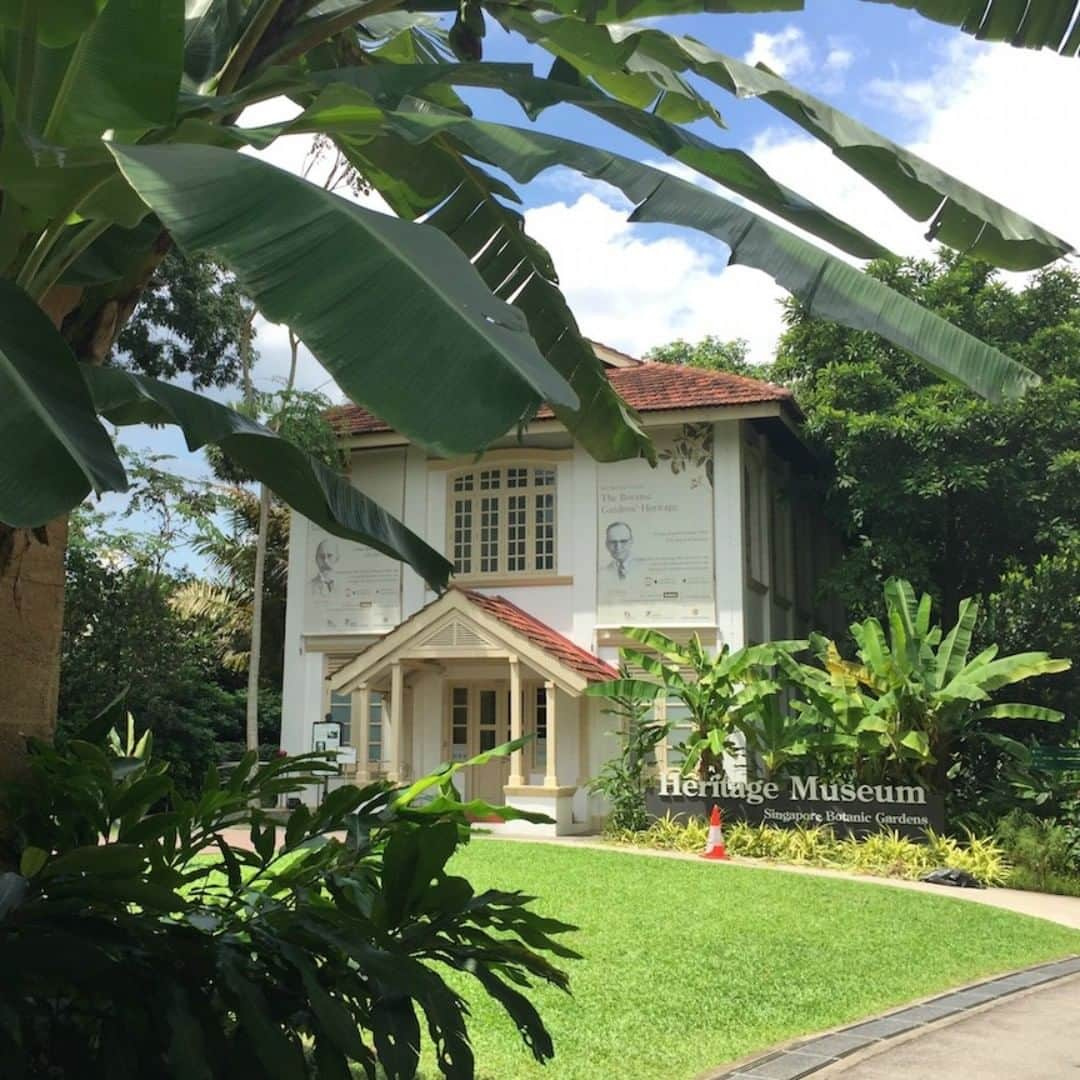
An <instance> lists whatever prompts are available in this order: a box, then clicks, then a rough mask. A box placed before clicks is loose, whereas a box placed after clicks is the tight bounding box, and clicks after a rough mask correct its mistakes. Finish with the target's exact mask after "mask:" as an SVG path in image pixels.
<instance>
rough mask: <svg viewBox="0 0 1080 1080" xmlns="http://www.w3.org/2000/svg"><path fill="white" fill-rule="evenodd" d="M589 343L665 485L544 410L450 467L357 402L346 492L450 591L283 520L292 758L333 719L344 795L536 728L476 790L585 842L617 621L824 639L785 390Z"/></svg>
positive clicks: (604, 736) (799, 451) (344, 412)
mask: <svg viewBox="0 0 1080 1080" xmlns="http://www.w3.org/2000/svg"><path fill="white" fill-rule="evenodd" d="M596 351H597V354H598V355H599V357H600V358H601V360H602V361H603V363H604V365H605V367H606V369H607V371H608V377H609V378H610V380H611V382H612V384H613V385H614V386H615V387H616V389H617V390H618V391H619V393H620V394H621V395H622V397H623V398H624V399H625V400H626V401H627V402H628V403H629V404H630V405H631V406H633V407H634V408H635V409H636V410H637V411H638V413H639V414H640V416H641V419H642V421H643V423H644V424H645V425H646V427H647V428H648V431H649V433H650V435H651V436H652V438H653V440H654V442H655V444H656V446H657V449H658V451H659V453H660V461H659V464H658V466H657V467H656V468H655V469H653V468H650V467H649V465H648V464H647V463H646V462H644V461H643V460H637V461H624V462H617V463H613V464H602V463H598V462H596V461H594V460H593V459H592V458H590V457H589V456H588V455H587V454H586V453H585V452H584V451H583V450H581V449H580V448H578V447H576V446H574V444H573V441H572V439H571V437H570V436H569V434H568V433H567V432H566V430H565V429H564V428H563V427H562V425H561V424H559V423H558V422H557V421H556V420H555V419H554V417H552V416H551V414H550V413H545V412H541V413H540V414H539V415H538V416H537V418H536V419H535V420H534V421H533V422H532V423H531V424H530V425H529V426H528V428H527V430H525V431H524V432H523V433H522V434H521V435H520V436H519V435H518V434H517V433H514V434H513V435H512V436H508V437H507V438H506V439H505V440H503V441H502V442H501V443H500V444H498V445H496V446H495V447H493V448H492V449H491V450H489V451H488V452H487V453H485V454H484V455H483V456H482V457H481V458H479V459H472V458H470V459H464V458H463V459H456V460H442V459H438V458H433V457H431V456H429V455H428V454H427V453H425V451H423V450H422V449H421V448H419V447H417V446H415V445H411V444H410V443H409V442H408V441H407V440H406V439H405V438H403V437H401V436H400V435H398V434H397V433H396V432H394V431H392V430H390V428H389V427H388V426H387V425H386V424H384V423H383V422H382V421H380V420H379V419H378V418H376V417H374V416H372V415H371V414H370V413H368V412H367V411H366V410H364V409H362V408H359V407H357V406H346V407H344V408H342V409H340V410H338V416H337V417H336V419H337V421H338V422H339V423H340V425H341V429H342V431H343V433H344V436H343V437H344V438H345V440H346V446H347V448H348V450H349V451H350V453H351V467H352V481H353V483H354V484H355V486H356V487H357V488H359V489H360V490H362V491H363V492H364V493H365V494H367V495H369V496H371V497H372V498H374V499H376V500H377V501H378V502H379V503H381V504H382V505H383V506H385V507H386V508H387V509H388V510H390V511H391V512H392V513H394V514H395V515H396V516H397V517H399V518H400V519H401V520H402V521H403V522H404V523H405V524H406V525H407V526H408V527H409V528H411V529H412V530H413V531H414V532H416V533H418V534H419V535H420V536H422V537H423V538H424V539H425V540H427V541H428V542H429V543H430V544H432V545H433V546H435V547H437V548H440V549H441V550H444V551H445V552H446V553H447V555H448V557H450V558H451V559H452V560H453V562H454V564H455V567H456V575H455V578H454V587H453V588H451V589H450V590H449V591H448V592H446V593H445V594H443V595H442V596H441V597H437V596H436V595H435V594H434V593H432V592H431V591H430V590H429V589H427V588H426V586H425V584H424V582H423V581H422V580H421V578H420V577H419V576H418V575H417V574H416V573H415V572H413V571H412V570H411V569H409V568H405V567H403V566H402V565H401V564H400V563H397V562H394V561H393V560H391V559H389V558H387V557H385V556H381V555H378V554H376V553H374V552H372V551H370V550H369V549H366V548H362V547H359V546H357V545H352V544H348V543H346V542H343V541H340V540H338V539H336V538H334V537H331V536H328V535H327V534H325V533H323V532H321V530H319V529H318V528H317V527H316V526H314V525H312V524H310V523H309V522H308V521H306V520H305V519H303V518H301V517H300V516H299V515H294V516H293V521H292V532H291V535H290V554H289V589H288V615H287V624H286V646H285V685H284V700H283V705H282V748H283V749H284V750H285V751H287V752H289V753H301V752H304V751H307V750H310V749H312V725H313V723H315V722H317V721H320V720H322V719H323V717H324V716H325V715H326V714H332V716H333V718H334V719H336V720H339V721H341V723H342V724H343V743H344V744H349V743H351V744H352V745H353V746H354V747H355V748H356V754H357V764H356V766H355V767H353V766H346V767H345V769H346V776H347V779H346V782H364V781H366V780H368V779H371V778H374V777H376V776H388V777H390V778H392V779H396V780H404V779H409V778H413V777H417V776H421V775H424V774H425V773H427V772H429V771H430V770H432V769H433V768H435V767H436V766H437V765H438V764H439V763H440V762H444V761H449V760H463V759H465V758H467V757H469V756H472V755H473V754H475V753H478V752H479V751H482V750H485V749H489V748H491V747H493V746H495V745H498V744H500V743H503V742H505V741H507V740H508V739H509V738H511V736H512V735H517V734H518V733H525V734H531V735H533V736H534V738H533V739H532V740H531V741H530V742H529V743H528V744H527V745H526V748H525V749H524V750H523V751H519V752H517V753H515V754H513V755H512V756H511V757H509V758H497V759H495V760H493V761H491V762H490V763H488V764H487V765H484V766H482V767H480V768H475V769H472V770H466V774H465V776H464V787H465V794H466V796H467V797H470V798H482V799H484V800H485V801H487V802H489V803H493V804H503V803H507V804H510V805H514V806H520V807H523V808H527V809H534V810H542V811H544V812H546V813H548V814H549V815H550V816H551V817H552V818H554V819H555V821H556V823H557V824H556V826H555V827H554V828H555V830H556V831H557V832H559V833H566V832H575V831H586V830H591V829H594V828H596V827H597V826H598V825H599V823H600V821H601V816H602V812H603V806H602V805H601V803H600V801H599V800H598V799H596V798H595V797H590V796H589V795H588V793H587V792H586V791H585V789H584V785H585V784H586V783H587V782H588V780H589V779H591V778H592V777H594V776H595V775H596V774H597V773H598V771H599V769H600V767H601V765H602V763H603V762H604V761H605V760H606V759H607V758H608V757H610V756H611V754H612V752H613V750H614V740H613V739H612V737H611V736H610V734H608V733H609V731H610V729H611V728H612V726H613V723H614V722H613V720H612V718H611V717H609V716H607V715H605V714H604V711H603V709H604V702H603V701H602V700H599V699H596V698H591V697H585V696H583V692H584V690H585V688H586V687H587V686H588V684H589V683H590V682H595V681H598V680H604V679H608V678H612V677H614V675H615V671H614V667H613V666H612V665H614V664H615V663H616V662H617V658H618V646H619V645H620V644H621V643H624V642H625V639H624V637H623V635H622V633H621V628H622V627H625V626H650V627H655V628H657V629H660V630H663V631H664V632H666V633H668V634H670V635H672V636H674V637H680V636H682V637H689V635H690V634H693V633H696V634H698V635H699V636H700V637H701V639H702V641H703V642H705V643H706V644H707V645H710V646H713V645H717V644H720V643H725V642H726V643H729V644H730V645H731V646H732V647H736V648H737V647H739V646H740V645H742V644H744V643H747V642H755V641H764V640H769V639H776V638H789V637H795V636H798V635H801V634H805V633H806V632H807V631H808V630H809V629H810V628H811V626H812V625H815V624H816V625H822V622H823V619H824V616H825V614H826V613H821V612H815V611H814V610H813V596H814V583H815V577H816V575H817V574H818V573H819V571H820V570H821V568H822V567H823V566H824V565H826V563H827V562H828V560H829V559H830V558H831V555H832V551H833V543H832V541H831V539H830V538H829V537H828V536H827V535H826V533H825V532H824V530H823V528H822V527H821V526H820V519H819V517H818V515H817V512H816V510H815V508H814V507H813V506H812V505H808V502H807V500H806V499H805V498H804V497H802V496H800V494H799V492H800V488H801V485H800V484H799V483H798V476H799V475H800V474H802V473H805V472H806V471H807V470H809V469H810V468H811V467H812V463H811V462H810V459H809V457H808V455H807V452H806V450H805V448H804V447H803V445H802V443H801V441H800V438H799V433H798V423H799V420H800V413H799V410H798V407H797V406H796V404H795V402H794V400H793V398H792V397H791V394H790V393H789V392H788V391H786V390H783V389H781V388H779V387H777V386H774V385H772V384H770V383H765V382H759V381H756V380H753V379H746V378H741V377H739V376H735V375H729V374H721V373H715V372H706V371H700V370H696V369H690V368H683V367H676V366H671V365H666V364H657V363H642V362H640V361H637V360H634V359H633V358H631V357H628V356H624V355H623V354H621V353H617V352H615V351H614V350H611V349H607V348H604V347H602V346H596ZM661 707H663V706H661ZM673 707H674V706H672V708H673ZM669 715H670V714H669ZM354 769H355V774H353V770H354ZM506 827H507V828H510V827H518V828H522V827H524V828H530V827H534V826H522V825H516V826H511V825H508V826H506ZM548 828H549V830H550V828H551V827H548Z"/></svg>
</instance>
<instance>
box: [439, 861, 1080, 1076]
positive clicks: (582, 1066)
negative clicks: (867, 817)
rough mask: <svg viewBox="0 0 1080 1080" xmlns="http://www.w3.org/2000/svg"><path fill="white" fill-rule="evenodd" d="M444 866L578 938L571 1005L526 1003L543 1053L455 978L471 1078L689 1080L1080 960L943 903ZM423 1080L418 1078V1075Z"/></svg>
mask: <svg viewBox="0 0 1080 1080" xmlns="http://www.w3.org/2000/svg"><path fill="white" fill-rule="evenodd" d="M451 865H452V868H453V869H455V870H456V871H457V872H459V873H464V874H466V875H467V876H468V877H469V879H470V880H471V881H472V882H473V884H474V885H475V886H476V887H477V888H478V889H480V888H485V887H490V886H497V887H499V888H512V889H521V890H523V891H525V892H528V893H531V894H533V895H536V896H538V897H539V898H540V899H539V900H538V901H537V902H536V904H535V905H534V906H535V907H536V908H537V909H538V910H539V911H541V912H543V913H545V914H549V915H552V916H555V917H557V918H560V919H564V920H566V921H567V922H572V923H575V924H577V925H578V926H580V927H581V930H580V932H579V933H577V934H573V935H568V938H569V939H570V940H568V944H570V945H572V947H573V948H575V949H577V950H578V951H579V952H581V953H583V954H584V955H585V957H586V958H585V959H584V960H583V961H577V962H571V963H569V964H568V965H567V966H568V969H569V970H570V972H571V988H572V991H573V996H572V997H568V996H566V995H565V994H562V993H561V992H560V991H558V990H555V989H553V988H547V987H544V988H540V989H537V990H535V991H531V992H530V997H531V998H532V1000H533V1001H534V1002H535V1003H536V1004H537V1005H538V1006H539V1008H540V1011H541V1014H542V1015H543V1017H544V1018H545V1021H546V1022H547V1024H548V1026H549V1028H550V1030H551V1032H552V1034H553V1036H554V1040H555V1050H556V1056H555V1060H554V1061H553V1062H552V1063H550V1064H549V1065H548V1066H546V1067H541V1066H539V1065H537V1064H535V1063H534V1062H533V1061H532V1059H531V1057H530V1056H529V1054H528V1052H527V1051H526V1050H525V1048H524V1047H523V1045H522V1044H521V1042H520V1039H519V1038H518V1035H517V1032H516V1030H515V1029H514V1027H513V1024H512V1023H511V1022H510V1021H509V1019H508V1018H507V1017H506V1016H505V1014H503V1013H501V1011H500V1010H499V1009H498V1007H497V1006H495V1005H494V1004H493V1003H492V1002H490V1001H489V1000H487V999H486V998H485V996H484V995H483V994H482V993H477V988H476V986H475V984H473V983H471V982H470V981H469V980H467V979H460V980H455V981H456V982H457V985H459V986H460V987H461V989H462V991H463V992H464V993H465V996H466V997H467V998H468V999H469V1001H470V1005H471V1007H472V1010H473V1019H472V1020H471V1022H470V1025H469V1027H470V1032H471V1033H472V1036H473V1040H474V1043H475V1045H476V1051H477V1063H478V1069H477V1075H478V1076H479V1077H482V1078H483V1080H519V1078H520V1080H532V1078H535V1080H596V1078H597V1077H609V1076H610V1077H615V1076H617V1077H619V1078H620V1080H637V1078H641V1080H645V1078H648V1080H656V1078H664V1080H681V1078H685V1080H689V1078H691V1077H694V1076H696V1075H697V1074H698V1073H700V1072H702V1071H704V1070H706V1069H708V1068H710V1067H712V1066H716V1065H720V1064H722V1063H724V1062H728V1061H732V1060H735V1059H737V1058H740V1057H742V1056H744V1055H745V1054H748V1053H750V1052H752V1051H754V1050H758V1049H764V1048H765V1047H768V1046H770V1045H772V1044H774V1043H776V1042H779V1041H782V1040H786V1039H790V1038H792V1037H794V1036H796V1035H800V1034H803V1033H809V1032H813V1031H818V1030H821V1029H823V1028H829V1027H834V1026H836V1025H839V1024H844V1023H848V1022H851V1021H854V1020H857V1019H859V1018H860V1017H864V1016H868V1015H872V1014H875V1013H877V1012H880V1011H882V1010H884V1009H887V1008H889V1007H891V1006H895V1005H899V1004H902V1003H903V1002H906V1001H910V1000H912V999H913V998H918V997H923V996H926V995H928V994H931V993H934V992H936V991H942V990H945V989H947V988H949V987H953V986H956V985H959V984H961V983H965V982H970V981H972V980H975V979H977V978H980V977H984V976H989V975H993V974H995V973H998V972H1003V971H1007V970H1011V969H1014V968H1019V967H1024V966H1026V965H1028V964H1034V963H1038V962H1040V961H1045V960H1049V959H1053V958H1056V957H1061V956H1066V955H1069V954H1072V953H1080V932H1077V931H1072V930H1068V929H1066V928H1064V927H1061V926H1057V925H1055V924H1053V923H1049V922H1044V921H1042V920H1039V919H1032V918H1027V917H1025V916H1021V915H1014V914H1012V913H1010V912H1004V911H1000V910H997V909H995V908H990V907H985V906H983V905H981V904H971V903H965V902H963V901H960V900H955V899H952V898H950V897H947V896H940V897H938V896H927V895H925V894H922V893H916V892H909V891H905V890H901V889H895V888H889V887H888V886H880V885H872V884H863V883H861V882H850V881H842V880H835V879H829V878H823V877H812V876H802V875H795V874H786V873H780V872H777V871H772V870H764V869H760V870H759V869H752V868H745V867H737V866H731V865H717V864H715V863H713V864H706V863H694V862H689V861H679V860H674V859H664V858H656V857H649V856H644V855H632V854H627V853H620V852H604V851H596V850H588V849H580V848H578V849H575V848H569V847H556V846H547V845H543V844H523V843H514V842H511V841H504V840H480V841H477V842H475V843H473V844H471V845H469V847H468V848H466V849H465V850H463V851H462V852H461V853H459V854H458V855H456V856H455V857H454V861H453V863H452V864H451ZM436 1075H437V1074H436V1073H435V1072H434V1071H433V1070H432V1069H431V1067H430V1063H429V1064H428V1065H427V1066H426V1068H425V1071H424V1076H425V1077H434V1076H436Z"/></svg>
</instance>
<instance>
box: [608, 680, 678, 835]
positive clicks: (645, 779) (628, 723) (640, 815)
mask: <svg viewBox="0 0 1080 1080" xmlns="http://www.w3.org/2000/svg"><path fill="white" fill-rule="evenodd" d="M619 674H620V678H621V679H622V680H624V681H627V680H628V679H629V675H630V673H629V671H628V670H627V669H626V666H625V663H624V664H623V665H621V666H620V672H619ZM608 700H609V701H610V702H611V705H610V706H609V707H608V708H607V709H605V710H604V712H605V713H606V714H607V715H608V716H613V717H616V718H617V719H618V720H619V728H618V730H617V731H615V732H614V733H613V734H614V735H615V737H616V738H617V739H618V740H619V754H618V756H617V757H614V758H611V759H610V760H608V761H606V762H604V765H603V768H601V770H600V775H599V776H597V777H596V779H594V780H593V781H591V782H590V784H589V792H590V793H591V794H593V795H602V796H604V798H606V799H607V801H608V804H609V806H610V812H609V814H608V816H607V818H606V820H605V822H604V828H605V830H614V831H615V832H618V831H620V830H622V829H629V830H631V831H635V830H638V829H644V828H645V827H646V826H647V825H648V823H649V815H648V812H647V811H646V809H645V792H646V789H647V788H648V785H649V782H650V779H651V778H650V775H649V767H650V766H651V765H654V764H655V763H656V759H655V756H654V754H655V750H656V747H657V745H658V744H659V743H660V742H662V741H663V740H664V739H665V738H666V737H667V734H668V732H669V731H670V729H671V725H670V724H667V723H664V722H661V721H658V720H656V719H655V718H654V717H653V716H652V715H651V711H652V710H651V709H650V707H649V702H648V701H646V700H642V699H640V698H638V697H635V696H634V694H633V693H630V694H625V695H623V694H613V695H612V696H611V697H609V698H608Z"/></svg>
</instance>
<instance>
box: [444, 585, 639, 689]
mask: <svg viewBox="0 0 1080 1080" xmlns="http://www.w3.org/2000/svg"><path fill="white" fill-rule="evenodd" d="M453 587H454V588H457V587H456V586H453ZM457 591H458V592H460V593H461V595H462V596H464V597H466V598H467V599H468V600H469V601H470V602H471V603H473V604H475V605H476V606H477V607H478V608H480V610H481V611H485V612H487V614H488V615H491V616H492V617H493V618H495V619H498V620H499V622H501V623H503V624H504V625H505V626H508V627H510V629H511V630H515V631H517V633H519V634H522V635H523V636H525V637H526V638H528V639H529V641H531V642H532V643H533V644H534V645H535V646H537V648H540V649H543V650H544V652H546V653H547V654H548V655H549V656H553V657H555V659H556V660H558V661H559V663H561V664H563V665H565V666H566V667H568V668H570V669H571V670H573V671H576V672H577V673H578V674H579V675H584V676H585V678H586V679H588V680H589V682H607V681H608V680H609V679H617V678H618V677H619V673H618V672H617V671H616V670H615V668H613V667H612V666H611V665H610V664H607V663H605V662H604V661H603V660H601V659H600V658H599V657H598V656H593V654H592V653H591V652H588V651H587V650H586V649H583V648H581V647H580V646H579V645H575V644H574V643H573V642H572V641H571V640H570V639H569V638H568V637H564V636H563V635H562V634H560V633H559V632H558V630H554V629H552V628H551V627H550V626H548V624H547V623H545V622H541V621H540V620H539V619H538V618H536V616H535V615H530V614H529V613H528V612H527V611H525V610H523V609H522V608H519V607H518V606H517V604H514V603H511V602H510V601H509V600H507V599H506V597H505V596H486V595H485V594H484V593H478V592H476V591H474V590H473V589H462V588H457Z"/></svg>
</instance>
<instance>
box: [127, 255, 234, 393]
mask: <svg viewBox="0 0 1080 1080" xmlns="http://www.w3.org/2000/svg"><path fill="white" fill-rule="evenodd" d="M250 316H251V312H250V306H249V304H248V303H247V302H246V301H245V299H244V295H243V293H242V292H241V291H240V288H239V286H238V285H237V283H236V279H235V278H234V277H232V275H231V274H228V273H226V272H225V271H223V270H222V269H221V267H220V266H218V265H217V264H216V263H214V262H212V261H211V260H209V259H206V258H202V257H198V256H196V257H188V256H186V255H184V254H183V253H181V252H180V251H179V250H178V249H176V248H170V249H169V251H167V252H166V253H165V257H164V258H163V259H162V260H161V263H160V265H159V266H158V267H157V269H156V270H155V271H154V275H153V277H152V278H151V279H150V283H149V285H147V287H146V289H145V290H144V292H143V293H142V294H141V296H140V297H139V302H138V304H137V305H136V307H135V310H134V312H133V313H132V316H131V321H130V322H128V323H127V325H126V326H125V327H124V328H123V330H122V331H121V332H120V337H119V338H118V339H117V342H116V362H117V363H119V364H120V365H121V366H123V367H126V368H127V369H128V370H130V371H136V372H138V373H139V374H141V375H150V376H152V377H153V378H155V379H175V378H176V377H177V376H178V375H189V376H190V377H191V383H192V386H194V388H195V389H196V390H201V389H205V388H206V387H210V386H217V387H226V386H235V385H236V384H237V383H238V382H239V381H240V377H241V356H242V353H243V349H244V345H245V339H246V336H247V335H248V333H249V332H250V324H251V318H250Z"/></svg>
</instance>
